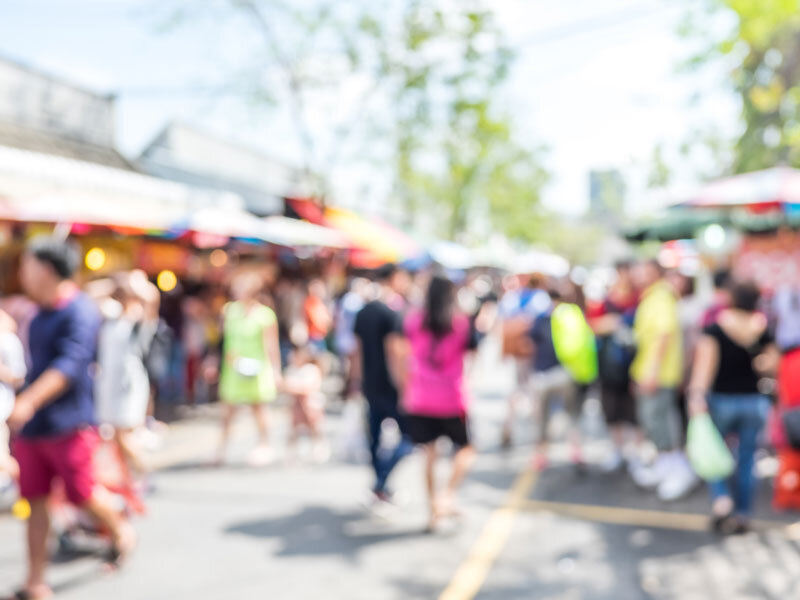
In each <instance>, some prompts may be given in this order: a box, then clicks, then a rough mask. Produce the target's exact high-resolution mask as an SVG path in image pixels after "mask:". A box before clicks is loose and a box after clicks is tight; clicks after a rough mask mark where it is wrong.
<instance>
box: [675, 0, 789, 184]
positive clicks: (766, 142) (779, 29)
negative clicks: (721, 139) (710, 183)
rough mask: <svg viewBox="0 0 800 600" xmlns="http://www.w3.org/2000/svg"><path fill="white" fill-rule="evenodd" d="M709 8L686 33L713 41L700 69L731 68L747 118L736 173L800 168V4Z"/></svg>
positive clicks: (775, 1) (785, 0)
mask: <svg viewBox="0 0 800 600" xmlns="http://www.w3.org/2000/svg"><path fill="white" fill-rule="evenodd" d="M707 8H708V9H709V10H707V11H706V12H704V13H702V14H700V15H698V14H696V13H695V14H694V16H693V18H691V20H689V21H687V23H686V27H685V33H687V34H689V35H692V36H695V37H696V38H697V39H704V40H711V44H710V45H709V46H708V47H706V48H705V51H704V52H702V53H701V54H699V55H698V56H697V57H696V58H695V60H694V62H695V63H696V64H700V65H702V64H705V63H708V62H709V61H714V60H724V61H727V62H728V63H729V64H730V65H731V77H730V82H731V85H732V88H733V89H734V90H735V93H736V94H737V95H738V96H739V98H740V100H741V119H742V129H741V133H740V134H739V135H738V136H737V138H736V139H735V140H734V155H733V164H732V168H731V170H732V171H733V172H747V171H752V170H756V169H762V168H767V167H772V166H775V165H776V164H790V165H793V166H796V167H800V0H709V2H708V3H707ZM721 23H725V24H726V26H725V27H722V26H721ZM720 30H722V33H719V32H720Z"/></svg>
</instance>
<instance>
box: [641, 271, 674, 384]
mask: <svg viewBox="0 0 800 600" xmlns="http://www.w3.org/2000/svg"><path fill="white" fill-rule="evenodd" d="M633 334H634V337H635V339H636V345H637V350H636V358H635V359H634V361H633V364H632V365H631V377H632V378H633V380H634V381H635V382H636V383H646V382H647V381H648V380H649V378H650V377H652V376H653V373H656V374H657V381H658V385H659V386H660V387H665V388H674V387H677V386H678V385H680V383H681V379H682V378H683V341H682V334H681V325H680V320H679V318H678V299H677V298H676V297H675V294H674V292H673V291H672V288H670V286H669V284H668V283H666V282H665V281H659V282H656V283H654V284H653V285H651V286H650V287H649V288H647V290H645V292H644V294H643V295H642V300H641V302H640V303H639V307H638V308H637V309H636V318H635V320H634V323H633ZM664 336H669V340H668V342H667V347H666V349H665V351H664V355H663V357H662V359H661V364H656V363H655V361H656V360H658V357H657V354H658V346H659V344H660V341H661V339H662V338H663V337H664Z"/></svg>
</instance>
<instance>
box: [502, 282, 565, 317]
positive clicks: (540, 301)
mask: <svg viewBox="0 0 800 600" xmlns="http://www.w3.org/2000/svg"><path fill="white" fill-rule="evenodd" d="M551 304H552V303H551V301H550V294H548V293H547V292H545V291H544V290H539V289H531V288H528V287H525V288H522V289H520V290H516V291H513V292H509V293H508V294H506V295H505V296H503V299H502V300H501V301H500V314H501V316H502V317H503V318H506V319H510V318H513V317H520V316H525V317H530V318H531V319H535V318H536V317H538V316H539V315H543V314H545V313H546V312H547V311H548V310H549V309H550V307H551Z"/></svg>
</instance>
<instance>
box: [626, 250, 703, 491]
mask: <svg viewBox="0 0 800 600" xmlns="http://www.w3.org/2000/svg"><path fill="white" fill-rule="evenodd" d="M634 276H635V279H636V282H637V284H638V286H639V289H641V290H642V297H641V301H640V303H639V307H638V308H637V310H636V318H635V321H634V324H633V331H634V338H635V339H636V346H637V351H636V358H635V359H634V361H633V364H632V365H631V378H632V379H633V381H634V383H635V386H636V402H637V407H638V414H639V422H640V424H641V426H642V429H643V430H644V431H645V433H646V434H647V436H648V437H649V438H650V441H651V442H653V444H654V445H655V447H656V449H657V450H658V457H657V458H656V460H655V461H654V463H653V464H652V465H651V466H648V467H643V466H641V465H637V466H634V467H633V468H632V469H631V475H632V476H633V479H634V481H635V482H636V483H637V484H638V485H640V486H642V487H646V488H657V489H658V497H659V498H660V499H662V500H676V499H678V498H680V497H682V496H684V495H686V494H687V493H688V492H689V491H691V489H692V488H693V487H694V485H695V484H696V483H697V476H696V475H695V474H694V472H693V471H692V469H691V467H690V466H689V463H688V461H687V460H686V457H685V455H684V454H683V452H682V451H681V447H682V444H683V427H682V425H681V419H680V414H679V412H678V405H677V399H678V391H677V390H678V387H679V386H680V384H681V381H682V379H683V342H682V335H681V325H680V320H679V318H678V300H677V297H676V295H675V292H674V290H673V289H672V288H671V287H670V285H669V284H668V283H667V282H666V281H665V280H664V277H663V276H664V272H663V269H662V268H661V266H660V265H659V264H658V263H657V262H655V261H648V262H645V263H642V264H639V265H637V267H636V270H635V272H634Z"/></svg>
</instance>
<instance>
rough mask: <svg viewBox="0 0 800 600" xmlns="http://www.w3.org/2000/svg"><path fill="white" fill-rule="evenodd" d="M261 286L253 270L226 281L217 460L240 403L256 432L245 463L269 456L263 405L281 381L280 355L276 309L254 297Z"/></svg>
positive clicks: (222, 454) (221, 457)
mask: <svg viewBox="0 0 800 600" xmlns="http://www.w3.org/2000/svg"><path fill="white" fill-rule="evenodd" d="M263 285H264V282H263V279H262V278H261V277H260V276H259V275H258V274H256V273H252V272H249V273H242V274H240V275H238V276H236V277H235V278H234V280H233V283H232V284H231V295H232V296H233V302H230V303H229V304H226V305H225V308H224V311H223V323H224V325H223V328H224V329H223V336H224V337H223V357H222V366H221V372H220V382H219V395H220V400H221V401H222V405H223V417H222V440H221V443H220V448H219V456H218V463H220V464H221V463H222V462H224V460H225V453H226V450H227V446H228V438H229V435H230V428H231V422H232V421H233V417H234V414H235V413H236V411H237V409H238V408H239V407H242V406H249V407H250V408H251V410H252V411H253V416H254V417H255V421H256V425H257V427H258V434H259V443H258V446H256V448H255V449H254V450H253V452H252V453H251V454H250V459H249V461H250V462H251V463H252V464H255V465H264V464H266V463H268V462H270V461H271V459H272V454H271V450H270V447H269V443H268V439H267V434H268V423H267V421H268V419H267V410H266V406H265V405H266V403H268V402H271V401H272V400H274V399H275V396H276V395H277V391H278V386H279V385H280V384H281V359H280V351H279V347H278V324H277V319H276V317H275V313H274V312H273V311H272V309H271V308H269V307H267V306H264V305H263V304H261V303H260V302H259V299H258V298H259V295H260V293H261V291H262V288H263Z"/></svg>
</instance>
